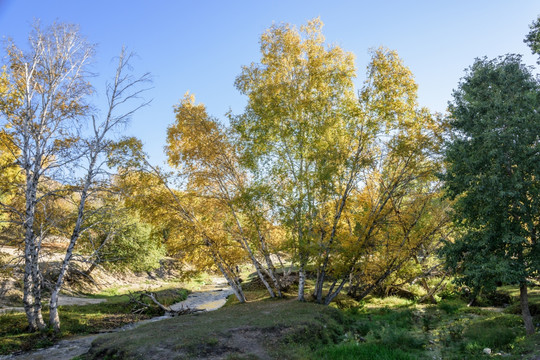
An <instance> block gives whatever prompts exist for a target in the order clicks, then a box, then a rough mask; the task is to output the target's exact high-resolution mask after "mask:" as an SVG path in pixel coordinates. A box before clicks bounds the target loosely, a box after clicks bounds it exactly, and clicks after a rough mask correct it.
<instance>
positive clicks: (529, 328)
mask: <svg viewBox="0 0 540 360" xmlns="http://www.w3.org/2000/svg"><path fill="white" fill-rule="evenodd" d="M519 302H520V303H521V315H522V316H523V323H524V324H525V333H526V334H527V336H530V335H533V334H534V324H533V321H532V316H531V312H530V310H529V296H528V294H527V284H526V283H525V282H522V283H520V284H519Z"/></svg>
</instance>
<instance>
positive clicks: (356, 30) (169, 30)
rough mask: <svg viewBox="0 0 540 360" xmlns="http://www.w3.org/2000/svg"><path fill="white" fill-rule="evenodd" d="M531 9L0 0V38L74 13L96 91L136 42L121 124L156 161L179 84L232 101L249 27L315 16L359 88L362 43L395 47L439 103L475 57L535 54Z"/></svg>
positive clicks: (254, 51) (364, 55) (527, 2)
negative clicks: (144, 84) (132, 111)
mask: <svg viewBox="0 0 540 360" xmlns="http://www.w3.org/2000/svg"><path fill="white" fill-rule="evenodd" d="M539 14H540V1H538V0H504V1H503V0H466V1H464V0H441V1H436V0H425V1H420V0H418V1H414V0H407V1H406V0H393V1H391V0H387V1H384V0H380V1H374V0H371V1H367V0H363V1H360V0H358V1H340V0H334V1H316V0H311V1H304V0H302V1H299V0H286V1H269V0H267V1H263V0H245V1H239V0H238V1H233V0H229V1H225V0H220V1H217V0H216V1H195V0H192V1H185V0H183V1H172V0H169V1H165V0H153V1H149V0H147V1H142V0H108V1H103V0H92V1H90V0H62V1H60V0H0V37H4V38H5V37H11V38H13V39H14V40H15V41H16V43H17V44H19V45H20V46H25V44H26V37H27V34H28V32H29V30H30V27H31V24H32V23H33V21H34V19H40V20H41V22H42V24H43V25H48V24H51V23H52V22H53V21H55V20H56V21H60V22H68V23H75V24H79V25H80V30H81V33H82V34H83V35H84V36H85V37H86V38H87V39H88V40H89V41H90V42H92V43H96V44H97V45H98V47H97V55H96V59H95V63H96V65H95V69H96V71H97V72H99V73H101V75H102V76H103V77H98V78H95V79H94V85H95V86H96V88H97V90H98V91H101V90H102V89H103V85H104V82H105V78H106V76H110V75H111V74H112V71H113V69H114V64H113V63H112V62H111V59H112V58H113V57H114V56H116V55H117V54H118V53H119V51H120V49H121V47H122V45H126V46H127V47H128V48H129V49H130V50H132V51H134V52H136V53H137V54H138V56H139V58H138V59H137V61H135V62H134V63H133V65H134V67H135V70H136V72H139V73H143V72H147V71H148V72H151V73H152V75H153V79H154V82H153V89H152V90H151V91H150V92H149V93H148V94H147V97H148V99H153V101H152V103H151V105H150V106H149V107H147V108H145V109H143V110H141V111H140V112H139V113H137V114H136V115H135V116H134V118H133V121H132V124H131V126H130V128H129V129H127V130H126V134H128V135H135V136H137V137H139V138H140V139H142V141H143V142H144V144H145V150H146V151H147V152H148V153H149V154H150V155H151V158H152V161H153V162H154V163H158V164H159V163H161V162H163V161H164V160H165V157H164V155H163V146H164V144H165V134H166V128H167V126H168V125H169V124H170V123H171V122H172V121H173V120H174V115H173V112H172V109H173V105H175V104H176V103H178V100H179V99H180V98H181V97H182V96H183V94H184V93H185V92H186V91H188V90H189V91H190V92H192V93H194V94H195V95H196V97H197V101H198V102H203V103H205V104H206V105H207V107H208V110H209V112H210V113H211V114H212V115H215V116H217V117H218V118H221V119H223V120H225V117H224V116H223V115H224V114H225V113H226V112H227V111H228V110H229V109H231V110H232V111H233V113H240V112H241V111H242V109H243V106H244V104H245V99H244V97H243V96H241V95H240V94H239V93H238V92H237V90H236V89H235V88H234V79H235V77H236V76H237V75H238V74H239V73H240V68H241V66H242V65H247V64H249V63H251V62H254V61H255V62H256V61H258V59H259V58H260V55H259V37H260V35H261V33H263V32H264V30H265V29H267V28H268V27H270V26H271V25H272V24H273V23H282V22H284V23H291V24H296V25H302V24H304V23H306V21H307V20H309V19H312V18H314V17H317V16H320V17H321V20H322V21H323V22H324V24H325V26H324V28H323V32H324V34H325V36H326V39H327V41H328V42H330V43H335V44H338V45H340V46H342V47H343V48H344V49H345V50H347V51H351V52H353V53H354V54H355V55H356V65H357V68H358V79H357V86H358V87H360V86H361V84H362V81H363V80H364V78H365V76H364V75H365V68H366V65H367V64H368V61H369V54H368V50H369V49H370V48H374V47H378V46H381V45H382V46H386V47H388V48H391V49H394V50H397V52H398V53H399V55H400V57H401V58H403V59H404V61H405V64H406V65H408V66H409V67H410V68H411V70H412V71H413V73H414V75H415V78H416V81H417V83H418V84H419V96H420V103H421V104H422V105H424V106H427V107H428V108H430V109H431V110H432V111H438V112H444V111H445V109H446V106H447V103H448V101H449V100H450V99H451V93H452V89H454V88H456V86H457V84H458V81H459V79H460V78H461V77H462V76H463V74H464V69H465V68H467V67H468V66H470V65H471V64H472V63H473V61H474V59H475V58H476V57H482V56H487V57H489V58H493V57H496V56H498V55H503V54H506V53H519V54H524V55H525V57H524V60H525V62H526V63H528V64H530V65H535V61H536V59H535V58H534V57H532V56H531V55H529V49H528V48H527V47H526V45H525V44H524V43H523V38H524V36H525V34H526V33H527V32H528V30H529V24H530V23H531V22H532V21H533V20H534V19H535V18H536V17H537V16H538V15H539ZM3 54H4V53H3V52H2V56H3Z"/></svg>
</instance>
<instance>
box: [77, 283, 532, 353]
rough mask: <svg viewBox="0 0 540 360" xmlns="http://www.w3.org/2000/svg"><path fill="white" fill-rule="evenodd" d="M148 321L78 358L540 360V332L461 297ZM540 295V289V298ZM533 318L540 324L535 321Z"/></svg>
mask: <svg viewBox="0 0 540 360" xmlns="http://www.w3.org/2000/svg"><path fill="white" fill-rule="evenodd" d="M247 295H248V297H249V298H250V299H251V300H250V301H249V302H248V303H246V304H238V303H237V301H236V300H234V299H233V298H232V297H231V298H229V302H228V304H227V305H226V306H225V307H223V308H222V309H220V310H218V311H215V312H212V313H201V314H192V315H186V316H180V317H176V318H171V319H168V320H165V321H161V322H158V323H149V324H145V325H143V326H140V327H138V328H136V329H134V330H132V331H129V332H125V333H122V334H111V335H110V336H107V337H102V338H99V339H96V340H95V341H94V342H93V344H92V347H91V348H90V350H89V352H88V353H87V354H85V355H82V356H81V357H79V359H103V358H109V359H163V358H167V359H168V358H171V359H226V360H233V359H251V360H254V359H261V360H265V359H293V360H294V359H327V360H340V359H351V360H352V359H360V360H361V359H366V360H367V359H369V360H383V359H385V360H392V359H394V360H405V359H407V360H413V359H431V360H434V359H450V360H452V359H456V360H457V359H487V358H493V357H495V358H505V359H539V358H540V334H537V335H535V336H533V337H529V338H526V337H525V336H524V330H523V326H522V322H521V318H520V316H519V315H516V314H512V312H513V310H512V309H509V310H508V311H507V310H505V311H501V310H500V309H499V308H493V307H490V308H487V309H486V308H481V307H467V306H466V304H465V302H463V301H461V300H459V299H447V300H443V301H441V302H440V303H439V304H437V305H420V304H415V303H414V302H412V301H409V300H404V299H400V298H396V297H388V298H385V299H377V298H371V299H368V301H366V302H365V303H362V304H359V303H356V302H354V301H352V300H350V299H346V298H345V297H343V298H342V299H341V300H339V301H338V302H337V304H336V305H337V306H338V307H341V308H335V307H328V306H321V305H317V304H314V303H301V302H298V301H296V300H294V299H293V298H292V297H289V298H288V299H279V300H278V299H268V298H266V297H265V296H264V295H263V293H262V292H261V291H248V292H247ZM538 295H540V291H539V294H538ZM536 320H537V321H538V320H540V318H539V317H538V316H537V317H536Z"/></svg>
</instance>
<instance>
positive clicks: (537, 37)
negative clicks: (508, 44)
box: [523, 17, 540, 64]
mask: <svg viewBox="0 0 540 360" xmlns="http://www.w3.org/2000/svg"><path fill="white" fill-rule="evenodd" d="M523 42H524V43H525V44H527V45H528V46H529V47H530V48H531V51H532V53H533V54H536V55H539V56H540V17H538V18H537V19H536V20H534V21H533V22H532V24H531V25H530V31H529V33H528V34H527V36H525V40H523ZM538 63H539V64H540V59H539V60H538Z"/></svg>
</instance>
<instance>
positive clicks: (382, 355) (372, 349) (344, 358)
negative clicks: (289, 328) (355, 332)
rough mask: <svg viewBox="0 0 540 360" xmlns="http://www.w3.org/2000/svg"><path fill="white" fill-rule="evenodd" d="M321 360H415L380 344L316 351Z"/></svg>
mask: <svg viewBox="0 0 540 360" xmlns="http://www.w3.org/2000/svg"><path fill="white" fill-rule="evenodd" d="M316 357H317V359H322V360H415V359H417V358H416V357H415V356H413V355H410V354H407V353H405V352H404V351H402V350H399V349H390V348H388V347H386V346H385V345H382V344H376V343H370V344H354V343H353V344H351V343H347V344H339V345H333V346H329V347H326V348H324V349H321V350H319V351H317V353H316Z"/></svg>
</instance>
